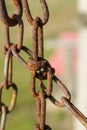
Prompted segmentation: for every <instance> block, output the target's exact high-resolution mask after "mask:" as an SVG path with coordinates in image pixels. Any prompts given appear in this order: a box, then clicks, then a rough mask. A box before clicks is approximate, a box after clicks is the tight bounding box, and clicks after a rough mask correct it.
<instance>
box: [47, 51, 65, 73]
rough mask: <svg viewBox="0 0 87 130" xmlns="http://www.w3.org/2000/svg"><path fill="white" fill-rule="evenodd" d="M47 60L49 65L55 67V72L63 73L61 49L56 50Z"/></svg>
mask: <svg viewBox="0 0 87 130" xmlns="http://www.w3.org/2000/svg"><path fill="white" fill-rule="evenodd" d="M49 61H50V64H51V66H52V67H53V68H55V74H58V75H62V74H63V73H64V55H63V51H62V50H56V51H55V52H54V53H53V55H52V56H51V58H50V59H49Z"/></svg>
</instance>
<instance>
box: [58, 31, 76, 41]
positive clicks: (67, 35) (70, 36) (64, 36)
mask: <svg viewBox="0 0 87 130" xmlns="http://www.w3.org/2000/svg"><path fill="white" fill-rule="evenodd" d="M59 41H61V42H63V43H76V41H77V32H63V33H61V34H60V35H59Z"/></svg>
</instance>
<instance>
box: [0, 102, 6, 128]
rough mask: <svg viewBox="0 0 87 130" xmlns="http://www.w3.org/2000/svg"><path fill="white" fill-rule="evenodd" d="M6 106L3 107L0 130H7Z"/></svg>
mask: <svg viewBox="0 0 87 130" xmlns="http://www.w3.org/2000/svg"><path fill="white" fill-rule="evenodd" d="M6 117H7V114H6V106H5V105H4V104H2V105H1V122H0V130H4V129H5V124H6Z"/></svg>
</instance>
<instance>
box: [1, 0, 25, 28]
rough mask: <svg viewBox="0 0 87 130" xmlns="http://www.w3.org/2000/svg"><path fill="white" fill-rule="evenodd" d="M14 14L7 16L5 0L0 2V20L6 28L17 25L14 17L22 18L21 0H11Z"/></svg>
mask: <svg viewBox="0 0 87 130" xmlns="http://www.w3.org/2000/svg"><path fill="white" fill-rule="evenodd" d="M13 4H14V8H15V13H14V14H12V15H8V13H7V8H6V3H5V0H0V19H1V21H2V22H3V23H4V24H5V25H7V26H15V25H17V24H18V22H17V20H16V19H15V17H21V16H22V12H23V11H22V10H23V9H22V4H21V0H13Z"/></svg>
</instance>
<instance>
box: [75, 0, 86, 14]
mask: <svg viewBox="0 0 87 130" xmlns="http://www.w3.org/2000/svg"><path fill="white" fill-rule="evenodd" d="M77 10H78V12H79V13H87V0H77Z"/></svg>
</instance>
